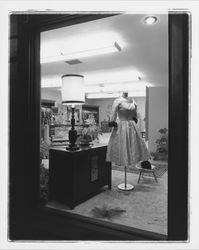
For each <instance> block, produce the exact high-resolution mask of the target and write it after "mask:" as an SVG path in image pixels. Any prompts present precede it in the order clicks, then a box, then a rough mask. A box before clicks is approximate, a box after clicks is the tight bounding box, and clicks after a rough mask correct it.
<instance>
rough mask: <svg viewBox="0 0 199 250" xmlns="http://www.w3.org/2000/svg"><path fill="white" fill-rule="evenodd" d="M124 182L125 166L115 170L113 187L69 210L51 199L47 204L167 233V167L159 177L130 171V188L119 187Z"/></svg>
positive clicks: (104, 188) (101, 218) (92, 216)
mask: <svg viewBox="0 0 199 250" xmlns="http://www.w3.org/2000/svg"><path fill="white" fill-rule="evenodd" d="M123 182H124V172H123V170H122V169H121V170H112V189H111V190H109V189H108V187H107V186H104V187H103V188H102V189H101V192H100V193H99V194H97V195H96V196H94V197H92V198H91V199H89V200H87V201H85V202H83V203H81V204H80V205H77V206H76V207H75V208H74V209H73V210H70V209H69V208H68V207H67V206H66V205H64V204H60V203H58V202H54V201H50V202H49V203H48V204H47V205H46V206H48V207H52V208H56V209H60V210H62V211H67V212H70V213H74V214H80V215H84V216H87V217H91V218H96V219H99V220H104V221H109V222H112V223H117V224H120V225H125V226H130V227H134V228H139V229H142V230H147V231H151V232H155V233H160V234H164V235H167V171H166V172H164V174H163V175H162V176H161V177H159V178H158V183H156V182H155V180H154V178H153V177H151V176H147V175H146V176H144V177H143V178H141V181H140V183H138V173H131V172H128V173H127V182H128V183H129V184H132V185H133V186H134V189H133V190H131V191H122V190H119V189H118V187H117V186H118V184H120V183H123Z"/></svg>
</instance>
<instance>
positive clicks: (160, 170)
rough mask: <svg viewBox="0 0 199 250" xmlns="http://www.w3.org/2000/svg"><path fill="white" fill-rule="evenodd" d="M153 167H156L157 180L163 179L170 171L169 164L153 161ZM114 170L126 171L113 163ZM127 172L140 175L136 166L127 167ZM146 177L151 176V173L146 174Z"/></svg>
mask: <svg viewBox="0 0 199 250" xmlns="http://www.w3.org/2000/svg"><path fill="white" fill-rule="evenodd" d="M151 163H152V165H154V166H155V168H154V172H155V175H156V177H157V178H161V177H162V176H163V175H164V174H165V173H166V172H167V169H168V164H167V162H163V161H161V162H160V161H151ZM112 169H113V170H118V171H122V172H123V171H124V167H121V166H117V165H116V164H114V163H112ZM127 172H128V173H135V174H139V170H138V169H137V168H136V166H130V167H127ZM145 175H151V174H150V173H145Z"/></svg>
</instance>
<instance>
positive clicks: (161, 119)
mask: <svg viewBox="0 0 199 250" xmlns="http://www.w3.org/2000/svg"><path fill="white" fill-rule="evenodd" d="M147 104H148V105H147V109H148V110H147V112H148V119H147V120H148V121H147V123H148V124H147V126H148V129H147V130H148V147H149V151H150V152H155V151H156V143H155V141H156V140H157V139H158V130H160V129H161V128H167V129H168V87H149V88H148V91H147Z"/></svg>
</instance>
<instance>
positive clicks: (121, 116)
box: [106, 91, 150, 190]
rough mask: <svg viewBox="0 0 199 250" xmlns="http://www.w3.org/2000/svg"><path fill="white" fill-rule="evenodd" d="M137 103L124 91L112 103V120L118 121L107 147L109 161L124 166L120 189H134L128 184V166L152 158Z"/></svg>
mask: <svg viewBox="0 0 199 250" xmlns="http://www.w3.org/2000/svg"><path fill="white" fill-rule="evenodd" d="M136 119H137V104H136V102H135V101H134V100H133V99H132V98H129V97H128V92H126V91H123V92H122V95H121V96H120V97H119V98H116V99H115V100H114V102H113V105H112V111H111V119H110V120H111V122H116V121H117V127H114V128H113V129H112V133H111V136H110V139H109V143H108V148H107V157H106V160H107V161H111V162H114V163H115V164H117V165H118V166H121V167H124V173H125V180H124V183H122V184H120V185H118V188H119V189H122V190H132V189H133V188H134V186H133V185H130V184H127V166H129V167H130V166H132V165H135V164H137V163H138V162H140V161H147V160H148V159H150V154H149V152H148V150H147V147H146V145H145V142H144V141H143V139H142V137H141V135H140V132H139V130H138V127H137V124H136Z"/></svg>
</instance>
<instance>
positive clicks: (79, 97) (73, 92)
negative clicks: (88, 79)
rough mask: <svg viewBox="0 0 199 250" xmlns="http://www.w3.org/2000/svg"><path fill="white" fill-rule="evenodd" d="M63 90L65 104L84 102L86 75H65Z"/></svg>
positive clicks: (63, 77)
mask: <svg viewBox="0 0 199 250" xmlns="http://www.w3.org/2000/svg"><path fill="white" fill-rule="evenodd" d="M61 92H62V103H63V104H64V103H65V104H81V103H84V101H85V93H84V76H82V75H76V74H67V75H63V76H62V90H61Z"/></svg>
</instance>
